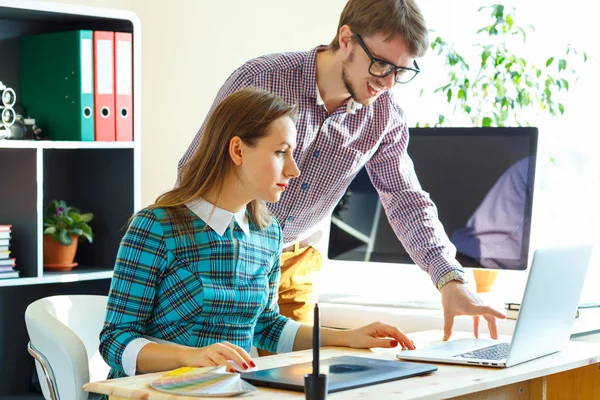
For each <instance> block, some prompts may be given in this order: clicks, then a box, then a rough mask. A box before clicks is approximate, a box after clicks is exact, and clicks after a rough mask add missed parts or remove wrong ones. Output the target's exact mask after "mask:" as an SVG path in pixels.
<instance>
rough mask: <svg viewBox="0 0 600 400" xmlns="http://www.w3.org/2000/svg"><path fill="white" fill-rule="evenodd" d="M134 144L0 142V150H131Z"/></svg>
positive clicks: (50, 141) (45, 141) (43, 141)
mask: <svg viewBox="0 0 600 400" xmlns="http://www.w3.org/2000/svg"><path fill="white" fill-rule="evenodd" d="M134 146H135V142H61V141H53V140H41V141H36V140H0V149H100V150H101V149H133V148H134Z"/></svg>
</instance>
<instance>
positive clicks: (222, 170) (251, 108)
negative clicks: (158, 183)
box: [150, 88, 297, 233]
mask: <svg viewBox="0 0 600 400" xmlns="http://www.w3.org/2000/svg"><path fill="white" fill-rule="evenodd" d="M296 113H297V111H296V106H292V105H289V104H287V103H286V102H285V101H283V99H281V98H280V97H278V96H275V95H273V94H271V93H268V92H265V91H262V90H259V89H256V88H244V89H241V90H239V91H237V92H235V93H232V94H230V95H229V96H227V97H226V98H224V99H223V100H222V101H221V102H220V103H219V104H218V105H217V106H216V107H215V108H214V110H213V111H212V113H211V114H210V116H209V117H208V119H207V121H206V123H205V124H204V130H203V133H202V137H201V139H200V143H199V144H198V147H197V148H196V151H195V152H194V154H193V156H192V158H191V159H190V160H189V161H188V162H187V163H186V164H185V165H184V166H183V167H181V169H180V170H179V173H178V183H179V184H178V186H177V187H175V188H173V189H171V190H169V191H168V192H166V193H163V194H162V195H160V196H159V197H158V198H157V199H156V202H155V203H154V204H153V205H151V206H150V207H151V208H163V209H165V210H166V212H167V214H168V218H169V219H170V220H171V222H172V223H173V224H174V225H175V226H176V229H182V230H183V232H185V233H191V228H190V226H189V222H188V221H189V219H187V218H185V213H184V212H182V210H184V209H183V208H182V207H180V206H183V205H184V204H186V203H189V202H191V201H194V200H198V199H199V198H201V197H203V196H204V195H205V194H206V193H208V192H213V191H214V193H216V194H217V198H218V197H219V195H220V192H221V190H222V187H223V183H224V180H225V177H226V176H227V173H228V172H229V171H230V169H231V168H232V166H233V161H232V160H231V157H230V156H229V142H230V141H231V139H232V138H234V137H235V136H238V137H239V138H240V139H241V140H242V141H243V142H244V143H245V144H246V145H248V146H255V145H256V144H257V142H258V141H259V140H260V139H261V138H263V137H265V136H266V135H267V134H268V128H269V126H270V124H271V123H272V122H274V121H276V120H277V119H279V118H282V117H290V118H292V120H295V119H296ZM247 209H248V214H249V219H250V221H251V222H252V223H253V224H254V225H256V227H257V228H258V229H263V228H265V227H267V226H269V225H270V224H271V215H270V213H269V210H268V209H267V207H266V204H265V202H264V201H262V200H253V201H252V202H250V204H248V207H247Z"/></svg>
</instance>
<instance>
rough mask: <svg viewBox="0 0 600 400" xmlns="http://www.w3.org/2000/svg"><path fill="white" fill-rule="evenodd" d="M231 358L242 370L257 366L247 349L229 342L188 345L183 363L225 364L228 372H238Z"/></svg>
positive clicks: (195, 365)
mask: <svg viewBox="0 0 600 400" xmlns="http://www.w3.org/2000/svg"><path fill="white" fill-rule="evenodd" d="M229 360H231V361H233V362H234V363H236V364H237V365H238V366H239V368H240V369H241V370H242V371H243V370H247V369H248V368H250V367H256V364H255V363H254V361H252V358H251V357H250V355H249V354H248V353H247V352H246V350H244V349H243V348H241V347H239V346H236V345H234V344H231V343H229V342H221V343H215V344H211V345H210V346H206V347H200V348H197V349H196V348H189V347H188V348H186V349H185V350H184V351H183V352H182V358H181V362H182V364H183V365H184V366H186V367H211V366H216V365H224V366H226V367H227V371H228V372H236V371H235V369H234V366H233V365H231V363H229V362H228V361H229Z"/></svg>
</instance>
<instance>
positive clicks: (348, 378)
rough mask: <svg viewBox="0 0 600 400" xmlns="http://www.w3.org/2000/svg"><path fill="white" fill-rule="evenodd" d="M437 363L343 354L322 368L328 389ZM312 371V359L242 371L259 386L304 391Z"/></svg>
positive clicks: (422, 370) (417, 371) (401, 375)
mask: <svg viewBox="0 0 600 400" xmlns="http://www.w3.org/2000/svg"><path fill="white" fill-rule="evenodd" d="M436 370H437V367H436V366H435V365H429V364H419V363H409V362H399V361H394V360H378V359H374V358H366V357H352V356H341V357H332V358H330V359H327V360H321V363H320V371H321V373H323V374H327V388H328V393H333V392H340V391H342V390H348V389H355V388H359V387H363V386H368V385H374V384H377V383H384V382H390V381H395V380H399V379H405V378H410V377H413V376H417V375H424V374H428V373H431V372H433V371H436ZM311 372H312V363H310V362H308V363H302V364H296V365H289V366H285V367H278V368H271V369H265V370H261V371H254V372H247V373H243V374H242V376H241V377H242V379H243V380H245V381H246V382H248V383H251V384H253V385H255V386H265V387H269V388H276V389H286V390H294V391H297V392H304V375H305V374H310V373H311Z"/></svg>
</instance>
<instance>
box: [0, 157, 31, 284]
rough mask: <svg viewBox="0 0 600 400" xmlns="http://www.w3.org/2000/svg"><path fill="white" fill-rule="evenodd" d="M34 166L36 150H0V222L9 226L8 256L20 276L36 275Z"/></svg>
mask: <svg viewBox="0 0 600 400" xmlns="http://www.w3.org/2000/svg"><path fill="white" fill-rule="evenodd" d="M36 168H37V159H36V150H32V149H0V188H1V189H0V224H6V225H12V234H11V235H12V239H11V242H10V250H11V254H10V255H11V257H13V258H16V259H17V266H16V269H18V270H19V271H20V272H21V274H20V275H21V277H35V276H37V265H38V257H37V254H38V253H37V248H38V231H37V179H36ZM9 279H10V278H9ZM0 281H1V280H0Z"/></svg>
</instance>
